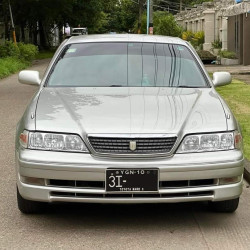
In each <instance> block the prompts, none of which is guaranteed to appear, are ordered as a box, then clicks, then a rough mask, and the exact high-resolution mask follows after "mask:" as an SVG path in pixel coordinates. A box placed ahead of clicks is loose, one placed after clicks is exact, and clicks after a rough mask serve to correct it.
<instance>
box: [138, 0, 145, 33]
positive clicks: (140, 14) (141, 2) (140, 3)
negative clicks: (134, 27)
mask: <svg viewBox="0 0 250 250" xmlns="http://www.w3.org/2000/svg"><path fill="white" fill-rule="evenodd" d="M143 2H144V1H143V0H139V20H138V34H141V23H142V12H143Z"/></svg>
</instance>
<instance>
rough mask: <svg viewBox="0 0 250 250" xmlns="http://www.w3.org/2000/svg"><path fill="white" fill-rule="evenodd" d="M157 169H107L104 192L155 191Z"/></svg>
mask: <svg viewBox="0 0 250 250" xmlns="http://www.w3.org/2000/svg"><path fill="white" fill-rule="evenodd" d="M158 176H159V170H158V169H107V170H106V182H105V184H106V192H122V193H124V192H127V193H135V192H157V191H158V190H159V179H158Z"/></svg>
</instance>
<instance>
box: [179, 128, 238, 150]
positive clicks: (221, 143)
mask: <svg viewBox="0 0 250 250" xmlns="http://www.w3.org/2000/svg"><path fill="white" fill-rule="evenodd" d="M241 144H242V137H241V135H240V133H238V132H230V133H218V134H201V135H188V136H186V137H185V138H184V140H183V141H182V143H181V145H180V146H179V148H178V150H177V153H193V152H211V151H222V150H231V149H235V148H237V149H241Z"/></svg>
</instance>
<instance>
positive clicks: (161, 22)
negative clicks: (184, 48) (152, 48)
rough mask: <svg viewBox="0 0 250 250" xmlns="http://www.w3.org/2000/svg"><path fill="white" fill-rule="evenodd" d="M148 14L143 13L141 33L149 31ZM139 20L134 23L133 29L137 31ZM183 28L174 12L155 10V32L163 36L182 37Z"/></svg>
mask: <svg viewBox="0 0 250 250" xmlns="http://www.w3.org/2000/svg"><path fill="white" fill-rule="evenodd" d="M146 27H147V15H146V13H144V14H143V15H142V27H141V33H142V34H146V33H147V28H146ZM137 29H138V21H137V22H136V23H135V25H134V29H133V31H134V32H135V33H137ZM181 33H182V28H181V27H180V26H179V25H178V24H177V22H176V21H175V18H174V16H173V15H172V14H169V13H167V12H165V11H154V34H155V35H162V36H173V37H181Z"/></svg>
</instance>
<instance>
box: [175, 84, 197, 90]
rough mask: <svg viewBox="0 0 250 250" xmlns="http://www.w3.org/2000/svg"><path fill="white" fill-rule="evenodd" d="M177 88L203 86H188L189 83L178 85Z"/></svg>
mask: <svg viewBox="0 0 250 250" xmlns="http://www.w3.org/2000/svg"><path fill="white" fill-rule="evenodd" d="M176 88H191V89H192V88H201V87H197V86H188V85H178V86H176Z"/></svg>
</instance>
